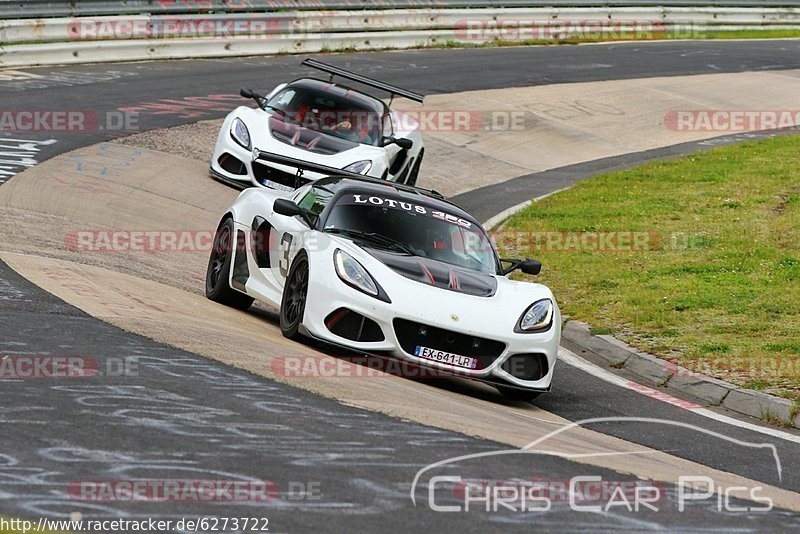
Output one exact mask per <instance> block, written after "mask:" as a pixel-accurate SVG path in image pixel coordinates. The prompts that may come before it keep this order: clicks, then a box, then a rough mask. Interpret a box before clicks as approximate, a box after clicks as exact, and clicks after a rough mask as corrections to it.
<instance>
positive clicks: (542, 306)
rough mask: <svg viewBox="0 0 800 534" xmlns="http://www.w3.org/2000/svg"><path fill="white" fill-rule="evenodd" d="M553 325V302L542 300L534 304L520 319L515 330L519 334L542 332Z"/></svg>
mask: <svg viewBox="0 0 800 534" xmlns="http://www.w3.org/2000/svg"><path fill="white" fill-rule="evenodd" d="M552 325H553V301H552V300H550V299H542V300H539V301H536V302H534V303H533V304H532V305H531V307H530V308H528V309H527V310H525V313H523V314H522V317H520V319H519V322H518V323H517V330H518V331H521V332H542V331H545V330H549V329H550V327H551V326H552Z"/></svg>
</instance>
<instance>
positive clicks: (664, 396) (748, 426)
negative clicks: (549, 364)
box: [558, 347, 800, 444]
mask: <svg viewBox="0 0 800 534" xmlns="http://www.w3.org/2000/svg"><path fill="white" fill-rule="evenodd" d="M558 359H559V360H561V361H562V362H564V363H566V364H567V365H570V366H572V367H575V368H576V369H580V370H581V371H583V372H585V373H588V374H590V375H592V376H595V377H597V378H599V379H600V380H603V381H605V382H608V383H610V384H614V385H615V386H619V387H621V388H625V389H629V390H631V391H635V392H637V393H639V394H641V395H644V396H646V397H649V398H651V399H655V400H659V401H661V402H665V403H667V404H670V405H672V406H675V407H676V408H681V409H683V410H686V411H688V412H691V413H694V414H697V415H700V416H703V417H707V418H709V419H713V420H715V421H718V422H720V423H724V424H727V425H731V426H735V427H739V428H743V429H745V430H751V431H753V432H758V433H759V434H764V435H767V436H771V437H773V438H779V439H782V440H785V441H790V442H792V443H797V444H800V436H796V435H794V434H790V433H788V432H783V431H781V430H778V429H777V428H770V427H765V426H760V425H755V424H753V423H748V422H747V421H740V420H739V419H735V418H733V417H729V416H727V415H722V414H720V413H717V412H714V411H712V410H709V409H708V408H703V407H702V406H700V405H698V404H695V403H693V402H689V401H686V400H683V399H679V398H677V397H673V396H672V395H669V394H668V393H664V392H663V391H659V390H657V389H653V388H650V387H647V386H643V385H641V384H637V383H636V382H633V381H631V380H628V379H627V378H623V377H621V376H618V375H615V374H614V373H612V372H611V371H608V370H606V369H603V368H602V367H600V366H598V365H595V364H593V363H591V362H589V361H587V360H585V359H583V358H581V357H580V356H578V355H577V354H575V353H574V352H572V351H570V350H568V349H565V348H564V347H559V349H558Z"/></svg>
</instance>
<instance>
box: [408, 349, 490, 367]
mask: <svg viewBox="0 0 800 534" xmlns="http://www.w3.org/2000/svg"><path fill="white" fill-rule="evenodd" d="M414 354H415V355H416V356H418V357H419V358H425V359H426V360H431V361H433V362H439V363H446V364H448V365H455V366H456V367H463V368H464V369H475V368H476V367H478V358H472V357H470V356H461V355H459V354H453V353H452V352H445V351H443V350H437V349H432V348H430V347H421V346H417V348H416V350H414Z"/></svg>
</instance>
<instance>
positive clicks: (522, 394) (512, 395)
mask: <svg viewBox="0 0 800 534" xmlns="http://www.w3.org/2000/svg"><path fill="white" fill-rule="evenodd" d="M495 387H496V388H497V391H499V392H500V394H501V395H502V396H503V397H505V398H506V399H508V400H514V401H524V402H528V401H532V400H533V399H535V398H536V397H538V396H539V395H541V394H542V393H541V392H540V391H528V390H524V389H517V388H509V387H504V386H495Z"/></svg>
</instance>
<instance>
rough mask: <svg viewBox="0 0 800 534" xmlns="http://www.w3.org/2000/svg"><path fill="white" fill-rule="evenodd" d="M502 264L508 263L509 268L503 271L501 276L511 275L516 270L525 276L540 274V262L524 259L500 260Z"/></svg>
mask: <svg viewBox="0 0 800 534" xmlns="http://www.w3.org/2000/svg"><path fill="white" fill-rule="evenodd" d="M500 261H501V262H503V263H510V264H511V265H510V266H509V267H506V268H505V269H503V275H507V274H511V273H513V272H514V271H516V270H517V269H519V270H520V271H522V272H523V273H525V274H539V273H540V272H542V262H540V261H539V260H531V259H524V260H511V259H508V260H506V259H501V260H500Z"/></svg>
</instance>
